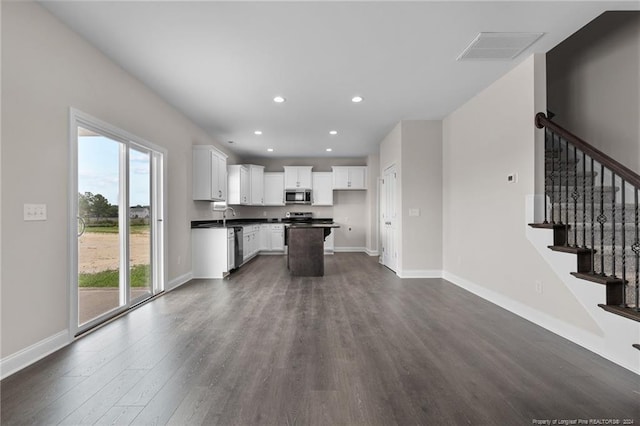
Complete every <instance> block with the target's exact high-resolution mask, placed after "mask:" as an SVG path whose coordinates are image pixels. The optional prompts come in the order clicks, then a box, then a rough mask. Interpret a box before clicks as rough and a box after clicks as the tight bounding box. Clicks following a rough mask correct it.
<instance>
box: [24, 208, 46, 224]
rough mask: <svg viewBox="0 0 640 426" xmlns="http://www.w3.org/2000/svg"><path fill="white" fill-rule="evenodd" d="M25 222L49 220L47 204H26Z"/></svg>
mask: <svg viewBox="0 0 640 426" xmlns="http://www.w3.org/2000/svg"><path fill="white" fill-rule="evenodd" d="M24 220H29V221H32V220H34V221H35V220H47V205H46V204H25V205H24Z"/></svg>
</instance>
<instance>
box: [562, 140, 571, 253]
mask: <svg viewBox="0 0 640 426" xmlns="http://www.w3.org/2000/svg"><path fill="white" fill-rule="evenodd" d="M564 151H565V153H564V170H563V171H562V174H563V175H564V200H565V203H567V205H566V206H564V223H565V224H566V225H567V226H569V141H567V140H565V141H564ZM569 235H571V234H569V230H568V229H567V238H565V241H564V245H565V246H566V245H569Z"/></svg>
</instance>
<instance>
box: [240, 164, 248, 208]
mask: <svg viewBox="0 0 640 426" xmlns="http://www.w3.org/2000/svg"><path fill="white" fill-rule="evenodd" d="M249 186H250V182H249V170H248V169H247V168H246V167H244V166H243V167H241V168H240V204H249Z"/></svg>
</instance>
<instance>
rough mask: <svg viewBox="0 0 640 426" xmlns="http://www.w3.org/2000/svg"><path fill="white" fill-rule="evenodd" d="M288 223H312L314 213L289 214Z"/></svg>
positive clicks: (286, 217) (286, 216) (287, 215)
mask: <svg viewBox="0 0 640 426" xmlns="http://www.w3.org/2000/svg"><path fill="white" fill-rule="evenodd" d="M284 216H285V219H286V222H289V223H311V222H313V212H287V213H285V215H284Z"/></svg>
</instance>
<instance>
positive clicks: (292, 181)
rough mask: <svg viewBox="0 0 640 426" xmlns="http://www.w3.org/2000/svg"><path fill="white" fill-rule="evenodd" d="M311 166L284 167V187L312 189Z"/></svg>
mask: <svg viewBox="0 0 640 426" xmlns="http://www.w3.org/2000/svg"><path fill="white" fill-rule="evenodd" d="M311 169H313V167H311V166H285V167H284V187H285V189H298V188H303V189H311V188H312V179H311Z"/></svg>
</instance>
